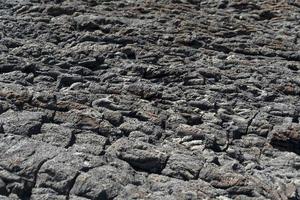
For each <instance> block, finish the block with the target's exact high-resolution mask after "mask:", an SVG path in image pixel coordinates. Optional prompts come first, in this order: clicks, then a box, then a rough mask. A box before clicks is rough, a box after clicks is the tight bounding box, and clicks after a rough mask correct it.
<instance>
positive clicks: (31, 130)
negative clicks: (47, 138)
mask: <svg viewBox="0 0 300 200" xmlns="http://www.w3.org/2000/svg"><path fill="white" fill-rule="evenodd" d="M44 116H45V115H44V114H43V113H41V112H29V111H22V112H16V111H13V110H9V111H6V112H5V113H3V114H1V115H0V123H1V124H2V127H3V130H4V132H5V133H10V134H15V135H24V136H31V135H34V134H38V133H40V130H41V126H42V122H43V118H44Z"/></svg>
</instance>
